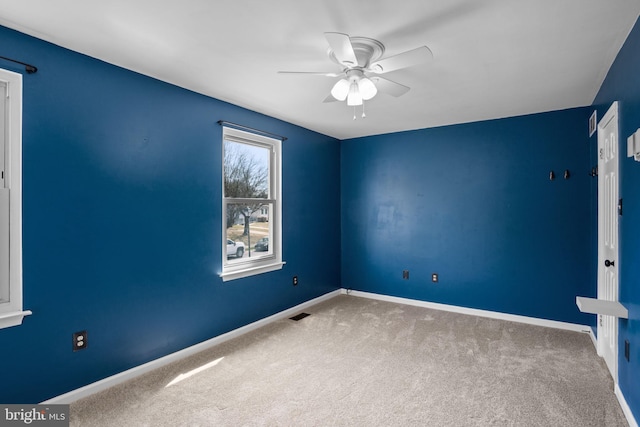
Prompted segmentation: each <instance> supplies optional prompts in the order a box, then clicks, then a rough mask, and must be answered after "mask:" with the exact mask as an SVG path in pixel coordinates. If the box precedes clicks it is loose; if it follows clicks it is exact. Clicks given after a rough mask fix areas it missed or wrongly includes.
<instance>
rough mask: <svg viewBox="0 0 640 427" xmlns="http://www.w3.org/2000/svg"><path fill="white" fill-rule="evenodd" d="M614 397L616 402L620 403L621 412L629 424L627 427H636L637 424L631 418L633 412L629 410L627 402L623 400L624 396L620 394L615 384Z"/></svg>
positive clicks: (633, 418)
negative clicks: (616, 399)
mask: <svg viewBox="0 0 640 427" xmlns="http://www.w3.org/2000/svg"><path fill="white" fill-rule="evenodd" d="M614 391H615V393H616V397H617V398H618V402H620V407H621V408H622V412H624V416H625V417H627V422H628V423H629V427H638V422H637V421H636V419H635V417H634V416H633V412H631V408H629V405H628V404H627V400H626V399H625V398H624V394H622V390H620V387H618V384H616V386H615V389H614Z"/></svg>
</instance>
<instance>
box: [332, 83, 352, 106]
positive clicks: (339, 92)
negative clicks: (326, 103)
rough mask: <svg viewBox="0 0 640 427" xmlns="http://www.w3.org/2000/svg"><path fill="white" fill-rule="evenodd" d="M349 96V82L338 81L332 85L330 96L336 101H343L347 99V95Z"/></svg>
mask: <svg viewBox="0 0 640 427" xmlns="http://www.w3.org/2000/svg"><path fill="white" fill-rule="evenodd" d="M348 94H349V81H348V80H346V79H340V80H338V82H337V83H336V84H335V85H333V88H332V89H331V96H333V97H334V98H335V99H337V100H338V101H344V100H345V99H347V95H348Z"/></svg>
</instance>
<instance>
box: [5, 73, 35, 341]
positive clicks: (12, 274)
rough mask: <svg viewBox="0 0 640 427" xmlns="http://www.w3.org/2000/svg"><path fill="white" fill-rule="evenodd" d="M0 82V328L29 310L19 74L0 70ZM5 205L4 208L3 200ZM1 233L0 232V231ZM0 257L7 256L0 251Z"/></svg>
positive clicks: (15, 320)
mask: <svg viewBox="0 0 640 427" xmlns="http://www.w3.org/2000/svg"><path fill="white" fill-rule="evenodd" d="M0 82H1V83H2V84H3V85H6V88H7V94H6V99H5V100H2V102H5V106H6V109H5V117H3V118H0V120H4V121H5V135H4V141H5V144H3V145H4V147H2V145H0V149H4V154H5V155H4V159H5V161H4V163H5V164H4V165H0V169H2V170H4V181H2V180H0V193H2V195H1V198H0V199H1V200H2V203H0V209H2V210H3V211H2V212H0V217H3V218H5V219H6V215H7V211H8V221H9V234H8V236H6V235H2V236H0V238H7V237H8V238H9V253H8V257H9V262H8V265H9V282H8V284H4V285H3V284H0V286H2V287H3V289H0V298H1V300H0V329H2V328H8V327H11V326H17V325H20V324H22V320H23V319H24V317H25V316H28V315H30V314H31V311H25V310H23V307H22V75H21V74H17V73H14V72H11V71H7V70H4V69H0ZM7 201H8V204H9V206H8V207H7V205H6V202H7ZM3 234H4V233H3ZM0 256H5V257H6V256H7V254H3V255H0Z"/></svg>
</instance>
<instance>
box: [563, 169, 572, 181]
mask: <svg viewBox="0 0 640 427" xmlns="http://www.w3.org/2000/svg"><path fill="white" fill-rule="evenodd" d="M570 177H571V174H570V173H569V169H566V170H565V171H564V179H569V178H570Z"/></svg>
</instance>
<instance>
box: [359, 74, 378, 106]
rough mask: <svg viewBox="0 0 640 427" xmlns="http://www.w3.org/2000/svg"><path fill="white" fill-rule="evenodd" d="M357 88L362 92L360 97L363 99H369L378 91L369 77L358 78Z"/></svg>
mask: <svg viewBox="0 0 640 427" xmlns="http://www.w3.org/2000/svg"><path fill="white" fill-rule="evenodd" d="M358 88H359V89H360V93H361V94H362V99H364V100H365V101H368V100H370V99H371V98H373V97H374V96H376V94H377V93H378V89H377V88H376V85H374V84H373V82H372V81H371V79H369V78H367V77H363V78H362V79H360V81H359V82H358Z"/></svg>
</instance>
